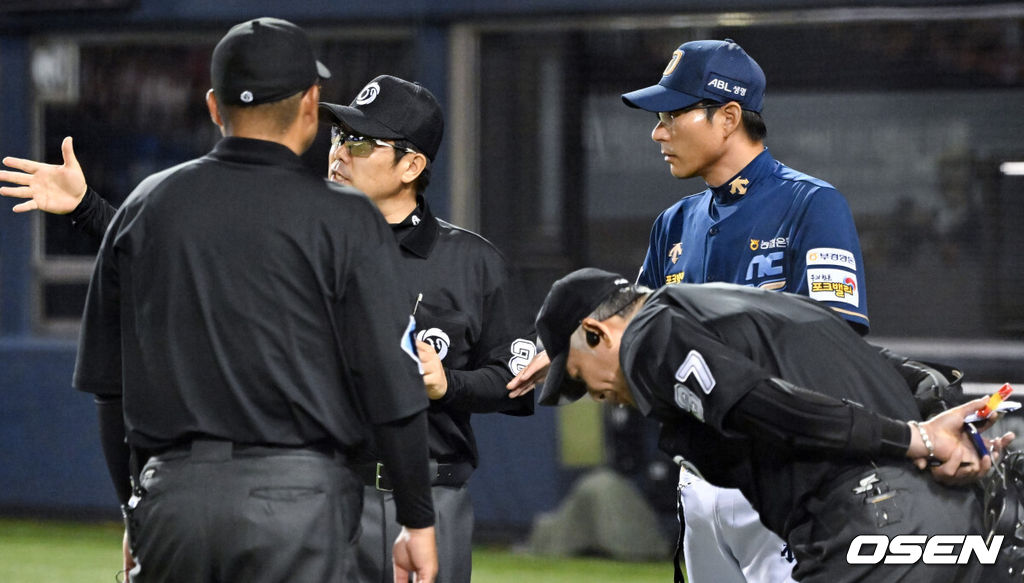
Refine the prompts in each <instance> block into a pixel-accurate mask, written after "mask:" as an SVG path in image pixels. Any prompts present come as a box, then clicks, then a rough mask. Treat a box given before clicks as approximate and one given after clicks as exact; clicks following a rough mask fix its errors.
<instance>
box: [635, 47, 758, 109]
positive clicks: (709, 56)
mask: <svg viewBox="0 0 1024 583" xmlns="http://www.w3.org/2000/svg"><path fill="white" fill-rule="evenodd" d="M764 86H765V80H764V71H762V70H761V67H760V66H759V65H758V64H757V62H756V61H754V59H751V58H750V56H749V55H747V53H746V52H744V50H743V49H742V48H740V45H738V44H736V43H735V42H733V41H732V39H725V40H724V41H721V40H696V41H692V42H688V43H684V44H682V45H680V47H679V48H678V49H676V50H675V52H673V53H672V58H671V60H669V62H668V66H666V67H665V71H664V72H663V73H662V77H661V81H659V82H658V84H657V85H651V86H650V87H645V88H644V89H638V90H636V91H631V92H629V93H623V94H622V101H623V102H625V104H626V105H628V106H630V107H635V108H638V109H644V110H647V111H653V112H659V111H676V110H678V109H683V108H686V107H690V106H691V105H693V104H695V103H697V102H699V101H701V100H704V99H710V100H712V101H717V102H719V103H728V102H730V101H735V102H737V103H739V104H740V107H742V108H743V109H747V110H750V111H755V112H758V113H760V112H761V107H762V106H763V102H764Z"/></svg>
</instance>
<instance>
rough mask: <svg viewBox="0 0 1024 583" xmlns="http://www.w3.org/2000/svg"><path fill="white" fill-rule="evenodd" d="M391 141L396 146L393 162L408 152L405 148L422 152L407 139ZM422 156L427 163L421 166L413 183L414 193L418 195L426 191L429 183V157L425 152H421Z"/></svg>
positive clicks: (396, 162) (398, 160)
mask: <svg viewBox="0 0 1024 583" xmlns="http://www.w3.org/2000/svg"><path fill="white" fill-rule="evenodd" d="M392 141H393V142H394V143H395V146H397V148H396V149H395V164H398V162H400V161H401V160H402V158H404V157H405V155H406V154H408V152H406V151H405V150H406V149H409V150H412V151H414V152H418V153H420V154H423V152H420V151H419V150H418V149H417V148H416V146H414V145H413V144H412V142H410V141H409V140H402V139H398V140H392ZM423 157H424V158H426V159H427V165H426V166H425V167H424V168H423V171H422V172H420V175H419V176H417V177H416V182H414V183H413V185H414V186H415V187H416V194H419V195H422V194H423V193H424V192H426V190H427V186H429V185H430V168H431V165H432V162H431V161H430V157H429V156H427V155H426V154H423Z"/></svg>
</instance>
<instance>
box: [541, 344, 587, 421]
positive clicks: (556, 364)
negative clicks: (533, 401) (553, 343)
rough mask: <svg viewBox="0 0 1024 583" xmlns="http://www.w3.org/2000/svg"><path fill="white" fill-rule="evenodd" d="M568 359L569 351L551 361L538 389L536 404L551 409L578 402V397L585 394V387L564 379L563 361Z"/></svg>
mask: <svg viewBox="0 0 1024 583" xmlns="http://www.w3.org/2000/svg"><path fill="white" fill-rule="evenodd" d="M568 357H569V351H568V350H567V351H565V352H564V353H562V354H559V355H558V356H556V357H554V358H552V359H551V365H550V367H548V374H547V376H546V377H545V378H544V381H543V383H542V384H541V387H540V396H539V397H538V398H537V402H538V403H540V404H541V405H546V406H549V407H553V406H556V405H567V404H569V403H572V402H575V401H578V400H579V399H580V397H582V396H583V395H586V394H587V386H586V385H585V384H583V383H582V382H580V381H576V380H572V379H567V378H565V361H566V360H567V359H568Z"/></svg>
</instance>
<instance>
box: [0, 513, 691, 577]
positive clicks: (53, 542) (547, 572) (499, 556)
mask: <svg viewBox="0 0 1024 583" xmlns="http://www.w3.org/2000/svg"><path fill="white" fill-rule="evenodd" d="M121 534H122V529H121V525H120V524H119V523H110V524H85V523H72V522H51V521H29V520H0V582H3V583H110V582H112V581H114V580H115V579H114V575H115V573H116V572H117V570H118V569H119V568H120V564H121ZM671 580H672V565H671V563H670V562H669V561H665V562H659V563H621V562H616V561H608V560H604V559H596V558H573V559H553V558H543V557H537V556H533V555H526V554H521V553H514V552H510V551H508V550H505V549H502V548H495V547H486V548H483V547H482V548H478V549H476V550H475V551H474V554H473V582H474V583H563V582H564V583H568V582H570V581H573V582H577V581H587V582H588V583H612V582H619V581H630V582H631V583H633V582H635V583H648V582H651V583H654V582H659V583H665V582H668V581H671Z"/></svg>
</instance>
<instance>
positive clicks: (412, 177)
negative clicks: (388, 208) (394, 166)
mask: <svg viewBox="0 0 1024 583" xmlns="http://www.w3.org/2000/svg"><path fill="white" fill-rule="evenodd" d="M401 163H402V164H405V165H406V166H405V169H404V170H403V172H402V182H404V183H405V184H412V183H413V182H416V179H417V178H419V177H420V174H422V173H423V170H424V169H425V168H426V167H427V156H426V155H425V154H423V153H421V152H413V153H412V154H407V155H406V156H405V157H404V158H402V160H401Z"/></svg>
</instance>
